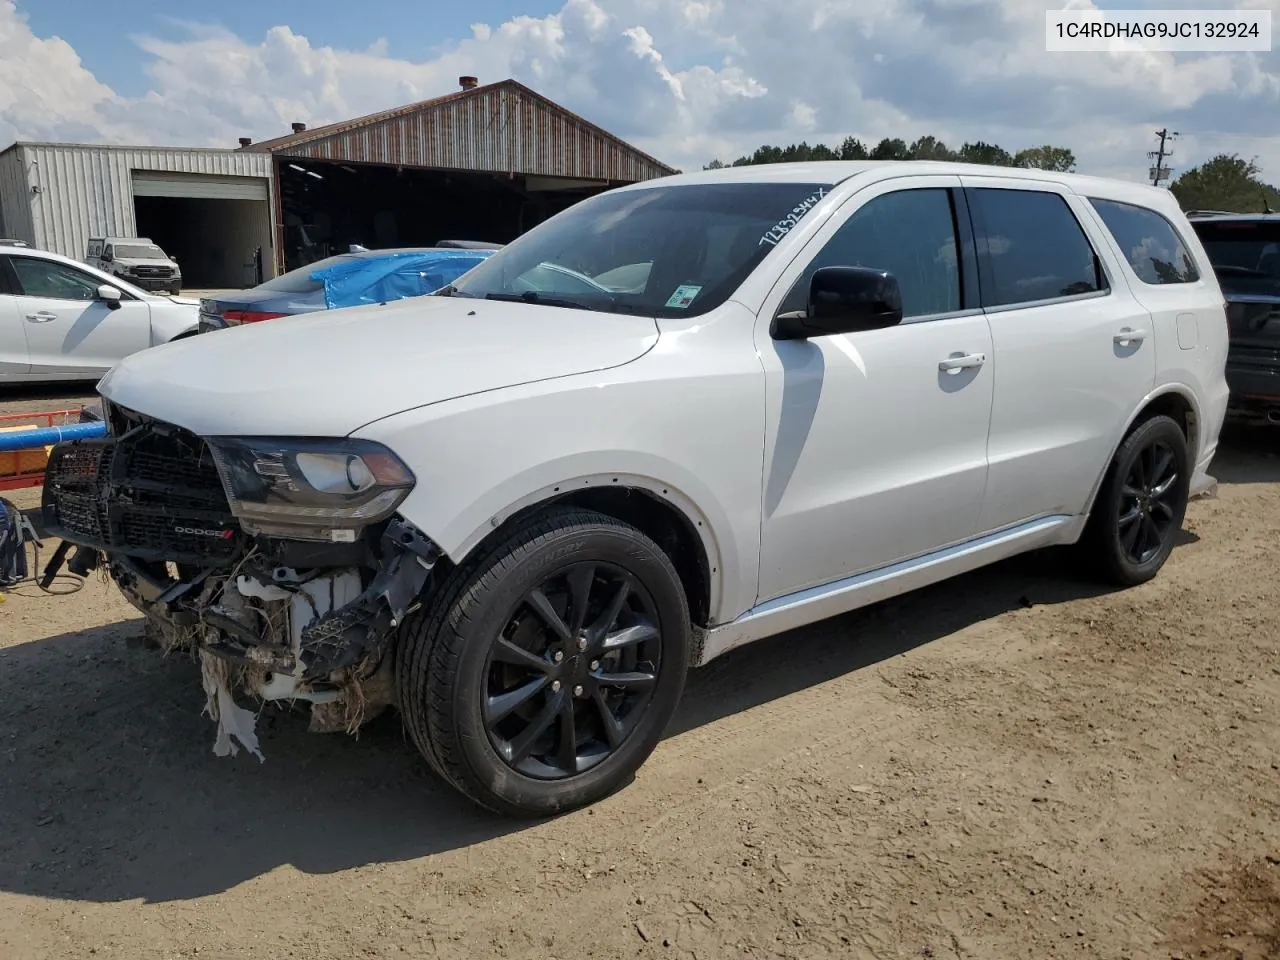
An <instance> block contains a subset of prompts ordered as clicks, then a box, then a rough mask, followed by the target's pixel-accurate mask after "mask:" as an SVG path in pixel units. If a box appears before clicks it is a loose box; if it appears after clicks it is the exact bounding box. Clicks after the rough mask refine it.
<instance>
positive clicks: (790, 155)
mask: <svg viewBox="0 0 1280 960" xmlns="http://www.w3.org/2000/svg"><path fill="white" fill-rule="evenodd" d="M814 160H962V161H965V162H966V163H982V164H991V165H995V166H1001V167H1014V166H1017V167H1035V168H1038V169H1041V170H1056V171H1062V172H1068V171H1071V170H1074V169H1075V166H1076V157H1075V154H1074V153H1072V152H1071V151H1070V150H1069V149H1067V148H1066V147H1054V146H1050V145H1048V144H1046V145H1044V146H1041V147H1028V148H1026V149H1025V150H1019V151H1018V152H1017V154H1016V155H1015V154H1011V153H1009V151H1008V150H1006V149H1004V147H1000V146H997V145H996V144H993V143H985V142H983V141H981V140H979V141H976V142H974V143H966V144H965V145H964V146H962V147H961V148H960V149H959V150H952V149H951V148H950V147H948V146H947V145H946V144H945V143H943V142H942V141H941V140H939V139H938V138H937V137H931V136H924V137H919V138H918V139H917V140H916V141H915V142H914V143H912V144H911V145H910V146H908V145H907V144H906V142H905V141H904V140H902V138H900V137H885V138H884V139H883V140H881V141H880V142H879V143H877V144H876V145H875V147H874V148H872V149H871V150H868V149H867V146H866V144H864V143H863V142H862V141H861V140H859V139H858V138H857V137H845V139H844V141H843V142H841V144H840V146H839V148H838V149H834V150H833V149H832V148H831V147H828V146H827V145H826V144H824V143H815V144H810V143H808V142H806V141H801V142H800V143H793V144H791V145H790V146H787V147H775V146H773V145H771V144H765V145H764V146H762V147H759V148H758V149H756V151H755V152H754V153H751V154H749V155H748V156H745V157H739V158H738V159H737V160H735V161H733V164H732V166H735V167H745V166H752V165H755V164H760V163H788V162H793V161H802V162H807V161H814ZM725 165H726V164H724V163H722V162H721V161H719V160H713V161H711V163H709V164H707V166H705V167H704V168H703V169H704V170H718V169H720V168H721V167H723V166H725Z"/></svg>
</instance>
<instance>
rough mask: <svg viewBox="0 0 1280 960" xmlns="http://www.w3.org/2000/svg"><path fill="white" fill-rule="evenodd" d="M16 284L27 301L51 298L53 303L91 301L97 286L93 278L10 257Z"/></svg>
mask: <svg viewBox="0 0 1280 960" xmlns="http://www.w3.org/2000/svg"><path fill="white" fill-rule="evenodd" d="M11 262H12V263H13V269H14V272H15V273H16V274H17V275H18V284H19V285H20V286H21V287H22V292H23V293H24V294H25V295H26V296H28V297H51V298H53V299H55V300H94V299H97V296H98V287H99V286H100V285H101V284H100V283H99V282H98V281H97V280H95V279H94V278H93V277H90V276H88V275H87V274H84V273H81V272H80V271H79V270H72V269H71V268H70V267H65V266H63V265H62V264H60V263H52V262H50V261H48V260H30V259H27V258H26V257H14V258H12V260H11Z"/></svg>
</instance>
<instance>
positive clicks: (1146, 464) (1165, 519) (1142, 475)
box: [1116, 440, 1180, 566]
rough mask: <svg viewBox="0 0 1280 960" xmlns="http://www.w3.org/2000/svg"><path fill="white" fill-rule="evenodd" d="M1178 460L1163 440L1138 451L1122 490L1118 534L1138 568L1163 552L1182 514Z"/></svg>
mask: <svg viewBox="0 0 1280 960" xmlns="http://www.w3.org/2000/svg"><path fill="white" fill-rule="evenodd" d="M1178 477H1179V471H1178V457H1177V455H1176V454H1175V453H1174V452H1173V450H1172V449H1171V448H1170V446H1169V444H1168V443H1167V442H1165V441H1163V440H1153V441H1152V442H1151V443H1150V444H1148V445H1147V446H1145V447H1143V448H1142V449H1140V450H1139V451H1138V455H1137V456H1136V457H1134V458H1133V461H1132V463H1131V464H1130V467H1129V475H1128V476H1127V477H1125V479H1124V482H1123V483H1122V484H1121V486H1120V509H1119V511H1118V514H1119V516H1118V517H1117V519H1116V534H1117V535H1118V537H1119V539H1120V546H1121V548H1122V549H1123V550H1124V554H1125V558H1126V559H1128V560H1129V562H1130V563H1132V564H1134V565H1135V566H1141V565H1142V564H1144V563H1147V562H1148V561H1150V560H1151V559H1152V558H1153V557H1154V556H1156V554H1158V553H1159V552H1160V551H1161V549H1163V547H1164V545H1165V543H1166V541H1168V540H1169V535H1170V533H1171V532H1172V529H1173V526H1174V524H1175V523H1176V522H1177V521H1178V519H1180V518H1179V516H1178V514H1179V510H1178V504H1177V502H1176V494H1177V490H1176V487H1177V482H1178Z"/></svg>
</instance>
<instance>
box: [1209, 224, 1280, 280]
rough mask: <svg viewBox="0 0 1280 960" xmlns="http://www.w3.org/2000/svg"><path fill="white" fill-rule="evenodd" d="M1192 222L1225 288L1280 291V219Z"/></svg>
mask: <svg viewBox="0 0 1280 960" xmlns="http://www.w3.org/2000/svg"><path fill="white" fill-rule="evenodd" d="M1191 224H1192V226H1193V227H1194V228H1195V231H1196V233H1197V234H1199V236H1200V242H1201V243H1202V244H1204V249H1205V252H1206V253H1207V254H1209V262H1210V263H1212V264H1213V271H1214V273H1216V274H1217V275H1218V283H1219V284H1220V285H1221V286H1222V288H1223V289H1224V290H1228V291H1237V292H1246V293H1267V294H1277V293H1280V219H1275V220H1219V221H1212V220H1193V221H1191Z"/></svg>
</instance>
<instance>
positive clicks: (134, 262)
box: [111, 257, 177, 267]
mask: <svg viewBox="0 0 1280 960" xmlns="http://www.w3.org/2000/svg"><path fill="white" fill-rule="evenodd" d="M111 262H112V263H118V264H120V266H122V267H176V266H177V264H176V263H174V262H173V261H172V260H170V259H169V258H168V257H116V258H115V260H113V261H111Z"/></svg>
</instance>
